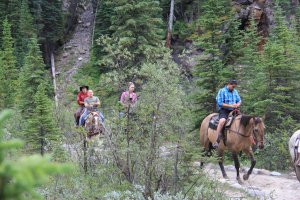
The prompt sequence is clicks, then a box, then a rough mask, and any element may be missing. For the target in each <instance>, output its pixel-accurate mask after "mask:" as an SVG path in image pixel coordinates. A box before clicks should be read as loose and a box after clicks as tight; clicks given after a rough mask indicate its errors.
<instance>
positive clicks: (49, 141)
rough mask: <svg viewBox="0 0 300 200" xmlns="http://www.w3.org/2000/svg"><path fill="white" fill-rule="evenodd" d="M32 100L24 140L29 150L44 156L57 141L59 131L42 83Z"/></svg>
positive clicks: (51, 105)
mask: <svg viewBox="0 0 300 200" xmlns="http://www.w3.org/2000/svg"><path fill="white" fill-rule="evenodd" d="M33 100H34V102H33V106H34V109H33V112H32V114H31V118H30V119H29V120H28V126H27V127H26V131H25V134H26V135H25V138H26V141H27V142H28V143H29V144H28V146H29V147H30V149H32V150H38V151H39V152H40V153H41V155H44V153H45V151H46V148H47V149H51V148H52V147H53V142H54V141H57V140H58V139H59V131H58V128H57V127H56V123H55V120H54V119H55V117H54V114H53V103H52V102H51V100H50V99H49V98H48V96H47V94H46V90H45V85H44V84H43V83H41V84H40V85H39V86H38V88H37V92H36V94H35V95H34V97H33ZM51 145H52V146H51Z"/></svg>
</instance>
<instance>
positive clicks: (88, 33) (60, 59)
mask: <svg viewBox="0 0 300 200" xmlns="http://www.w3.org/2000/svg"><path fill="white" fill-rule="evenodd" d="M77 10H81V14H80V15H79V17H78V23H77V25H76V28H75V30H74V33H73V34H72V36H71V38H70V40H68V41H67V42H66V43H65V44H64V45H63V47H62V48H61V49H59V51H57V52H56V55H55V60H56V68H57V69H56V70H57V73H56V75H57V77H58V80H59V83H58V88H57V90H58V91H57V93H58V99H59V100H62V98H63V97H62V94H63V93H64V92H65V91H66V88H67V86H68V84H69V83H70V81H71V79H72V77H73V75H74V74H75V73H76V71H77V69H78V68H80V67H82V66H83V65H84V64H86V63H88V62H89V59H90V49H91V39H92V27H93V21H94V13H93V6H92V3H91V2H90V1H87V2H86V3H84V4H82V5H80V8H78V9H77Z"/></svg>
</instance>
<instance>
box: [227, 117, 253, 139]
mask: <svg viewBox="0 0 300 200" xmlns="http://www.w3.org/2000/svg"><path fill="white" fill-rule="evenodd" d="M240 127H241V121H240V123H239V127H238V130H237V131H234V130H232V129H230V128H228V129H226V130H227V131H228V130H229V131H231V132H233V133H235V134H237V135H240V136H242V137H245V138H248V137H251V136H252V135H253V136H254V138H255V139H256V135H255V130H254V129H253V131H252V134H250V135H244V134H242V133H240Z"/></svg>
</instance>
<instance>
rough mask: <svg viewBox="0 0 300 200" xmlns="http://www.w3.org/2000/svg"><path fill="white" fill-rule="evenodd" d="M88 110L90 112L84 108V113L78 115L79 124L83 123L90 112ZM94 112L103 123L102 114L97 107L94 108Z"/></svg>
mask: <svg viewBox="0 0 300 200" xmlns="http://www.w3.org/2000/svg"><path fill="white" fill-rule="evenodd" d="M90 112H91V111H90V110H88V109H86V108H85V109H84V113H83V114H82V115H81V116H80V119H79V126H82V125H83V123H84V120H85V118H86V117H87V116H88V115H89V114H90ZM96 112H97V113H98V114H99V116H100V118H101V121H102V123H104V115H103V114H102V113H101V112H99V110H98V109H96Z"/></svg>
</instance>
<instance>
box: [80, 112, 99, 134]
mask: <svg viewBox="0 0 300 200" xmlns="http://www.w3.org/2000/svg"><path fill="white" fill-rule="evenodd" d="M84 127H85V130H86V131H87V132H88V135H87V136H88V137H89V138H91V137H92V136H95V135H98V134H100V133H103V128H104V127H103V124H102V122H101V119H100V116H99V114H98V113H97V112H95V111H92V112H90V114H89V115H88V116H87V118H86V121H85V125H84Z"/></svg>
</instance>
